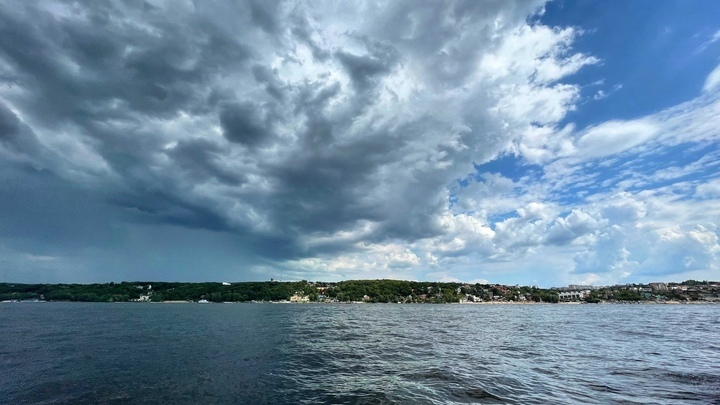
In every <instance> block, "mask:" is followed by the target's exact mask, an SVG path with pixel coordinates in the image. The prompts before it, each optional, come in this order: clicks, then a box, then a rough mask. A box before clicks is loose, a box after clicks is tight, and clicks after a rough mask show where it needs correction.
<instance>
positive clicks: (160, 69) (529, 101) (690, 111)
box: [0, 0, 720, 286]
mask: <svg viewBox="0 0 720 405" xmlns="http://www.w3.org/2000/svg"><path fill="white" fill-rule="evenodd" d="M171 9H172V13H170V10H171ZM717 21H720V6H719V5H718V4H717V2H713V1H663V2H653V3H649V2H639V1H637V2H602V1H572V2H571V1H553V2H544V1H539V0H522V1H507V2H505V1H503V2H475V1H447V2H427V3H422V2H416V1H397V2H388V3H385V4H382V3H377V2H362V1H357V2H348V3H344V4H343V6H342V7H340V6H339V5H338V4H337V3H334V2H326V3H323V2H320V3H318V2H304V1H283V2H260V1H243V2H231V1H228V2H225V1H220V2H216V3H213V5H212V6H210V5H208V4H200V3H197V4H196V3H191V2H170V1H163V0H152V1H147V2H146V3H145V4H144V5H135V4H131V3H124V4H120V3H114V2H110V1H108V2H104V1H100V2H94V3H90V4H66V3H64V2H57V1H53V0H47V1H40V2H34V3H27V2H21V1H17V2H10V3H9V4H8V5H7V6H6V7H0V84H2V86H0V179H2V184H3V186H4V187H2V188H1V189H0V212H2V213H3V214H2V217H0V281H14V282H102V281H121V280H141V279H142V280H177V281H201V280H211V281H212V280H214V281H243V280H266V279H267V280H269V279H270V278H274V279H283V280H300V279H311V280H326V281H333V280H343V279H369V278H373V279H374V278H398V279H411V280H440V281H467V282H478V281H481V282H484V281H487V282H497V283H507V284H535V285H541V286H559V285H565V284H571V283H572V284H578V283H581V284H614V283H627V282H650V281H663V280H664V281H673V280H675V281H680V280H685V279H689V278H695V279H720V268H719V267H718V263H719V262H720V260H718V259H720V244H718V235H719V233H718V228H717V225H718V224H720V176H718V173H720V167H718V166H720V148H719V147H718V146H719V142H720V129H718V125H717V124H716V122H717V120H718V119H717V117H718V116H720V24H719V23H718V22H717Z"/></svg>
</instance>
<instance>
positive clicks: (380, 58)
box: [336, 38, 399, 90]
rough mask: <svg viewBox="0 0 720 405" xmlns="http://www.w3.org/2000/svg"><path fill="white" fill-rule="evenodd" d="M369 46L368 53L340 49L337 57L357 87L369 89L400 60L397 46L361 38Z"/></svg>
mask: <svg viewBox="0 0 720 405" xmlns="http://www.w3.org/2000/svg"><path fill="white" fill-rule="evenodd" d="M361 39H362V40H363V42H364V43H365V45H366V47H367V48H368V51H369V53H368V54H367V55H355V54H352V53H348V52H343V51H339V52H337V53H336V57H337V59H338V60H339V61H340V63H341V64H342V65H343V67H344V68H345V69H346V70H347V72H348V74H349V75H350V77H351V78H352V80H353V84H354V85H355V87H356V88H357V89H360V90H363V89H367V88H368V87H369V86H370V85H372V84H373V82H375V81H376V79H377V78H378V77H381V76H383V75H386V74H388V73H390V71H391V70H392V68H393V67H394V66H395V65H396V64H397V62H398V60H399V54H398V52H397V50H396V49H395V48H393V47H392V46H390V45H387V44H383V43H380V42H374V41H370V40H368V39H367V38H361Z"/></svg>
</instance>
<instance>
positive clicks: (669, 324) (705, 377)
mask: <svg viewBox="0 0 720 405" xmlns="http://www.w3.org/2000/svg"><path fill="white" fill-rule="evenodd" d="M0 403H3V404H23V403H39V404H62V403H68V404H96V403H97V404H113V403H148V404H150V403H152V404H165V403H166V404H213V403H238V404H262V403H272V404H284V403H308V404H315V403H367V404H376V403H377V404H379V403H399V404H402V403H437V404H446V403H488V404H492V403H518V404H532V403H538V404H540V403H542V404H545V403H553V404H561V403H599V404H606V403H624V404H634V403H667V404H678V403H693V404H705V403H720V305H524V306H521V305H392V304H386V305H385V304H377V305H342V304H336V305H322V304H318V305H301V304H298V305H291V304H212V305H198V304H131V303H128V304H80V303H3V304H0Z"/></svg>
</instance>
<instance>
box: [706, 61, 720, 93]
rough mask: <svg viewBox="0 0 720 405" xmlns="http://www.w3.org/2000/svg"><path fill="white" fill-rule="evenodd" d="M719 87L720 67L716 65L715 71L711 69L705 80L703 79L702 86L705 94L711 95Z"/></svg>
mask: <svg viewBox="0 0 720 405" xmlns="http://www.w3.org/2000/svg"><path fill="white" fill-rule="evenodd" d="M719 87H720V65H718V66H717V67H716V68H715V69H713V71H712V72H710V74H709V75H708V77H707V79H705V84H704V85H703V91H704V92H705V93H712V92H714V91H716V90H718V88H719Z"/></svg>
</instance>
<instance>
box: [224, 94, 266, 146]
mask: <svg viewBox="0 0 720 405" xmlns="http://www.w3.org/2000/svg"><path fill="white" fill-rule="evenodd" d="M220 123H221V124H222V127H223V134H224V135H225V137H226V138H227V139H228V140H229V141H231V142H238V143H241V144H243V145H246V146H252V145H255V144H258V143H260V142H262V141H263V139H265V138H267V137H269V136H270V135H271V128H270V125H269V122H268V117H267V113H266V112H264V111H263V108H262V106H260V105H257V104H255V103H253V102H251V101H245V102H238V103H229V104H226V105H224V106H223V107H222V109H221V110H220Z"/></svg>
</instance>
